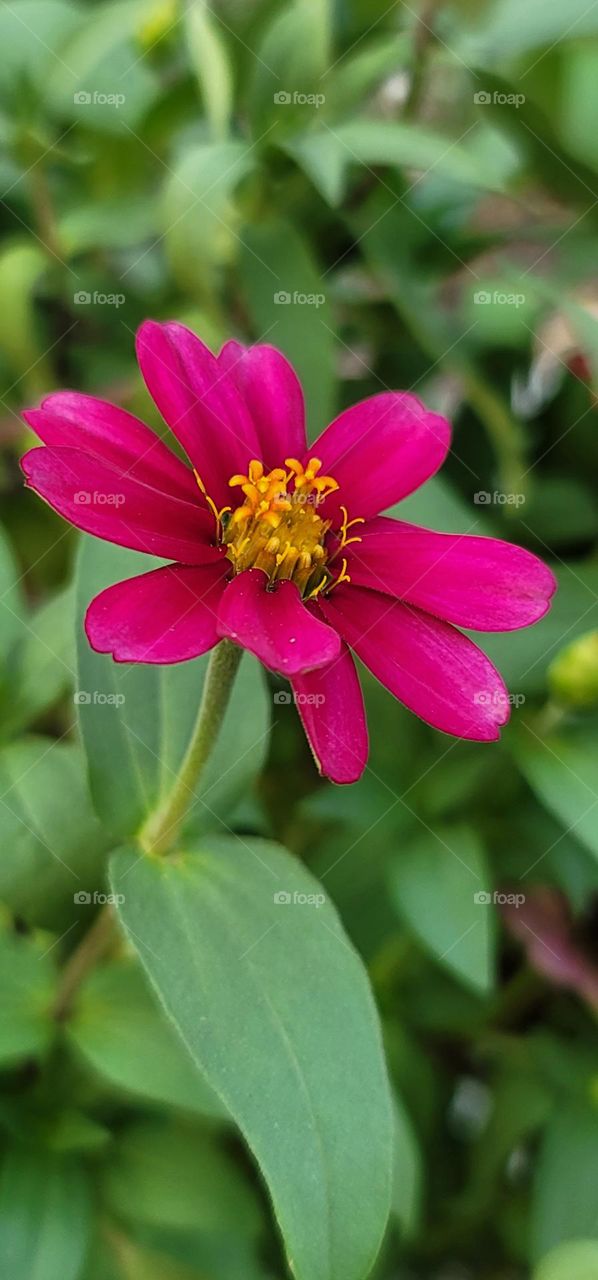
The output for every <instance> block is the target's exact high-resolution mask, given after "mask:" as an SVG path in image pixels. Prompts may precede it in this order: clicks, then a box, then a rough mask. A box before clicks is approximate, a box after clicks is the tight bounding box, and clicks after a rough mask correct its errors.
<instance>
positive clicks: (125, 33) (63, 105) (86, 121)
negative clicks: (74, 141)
mask: <svg viewBox="0 0 598 1280" xmlns="http://www.w3.org/2000/svg"><path fill="white" fill-rule="evenodd" d="M146 14H147V2H146V0H108V3H105V4H99V5H97V6H95V7H94V8H93V9H91V10H88V12H87V13H86V15H85V21H84V23H83V25H82V26H81V27H80V28H79V29H78V30H77V31H76V32H75V33H74V35H73V36H72V37H71V38H70V39H69V40H68V41H67V42H66V44H65V45H64V47H63V48H62V50H61V57H60V58H59V59H57V60H56V61H54V62H53V63H52V68H51V72H50V75H49V76H48V78H47V82H46V85H45V90H44V92H45V95H46V98H47V101H48V104H49V107H50V108H51V110H53V111H54V112H55V113H56V114H57V115H60V116H61V117H63V118H67V119H71V120H73V121H76V122H77V123H78V124H82V125H83V126H84V127H87V128H88V129H93V130H96V131H98V132H100V133H109V134H122V132H123V130H126V128H127V127H128V128H129V129H136V128H137V127H138V125H139V123H140V121H141V117H142V116H143V115H144V114H145V112H146V111H147V110H148V109H149V107H150V106H151V105H152V103H153V101H154V100H155V98H156V97H157V95H158V92H159V83H158V79H157V76H156V74H155V72H154V71H153V70H151V69H150V67H149V66H148V63H147V60H146V59H144V58H143V54H140V51H139V48H138V46H137V42H136V37H137V36H138V34H139V32H140V30H141V27H142V24H143V19H144V15H146Z"/></svg>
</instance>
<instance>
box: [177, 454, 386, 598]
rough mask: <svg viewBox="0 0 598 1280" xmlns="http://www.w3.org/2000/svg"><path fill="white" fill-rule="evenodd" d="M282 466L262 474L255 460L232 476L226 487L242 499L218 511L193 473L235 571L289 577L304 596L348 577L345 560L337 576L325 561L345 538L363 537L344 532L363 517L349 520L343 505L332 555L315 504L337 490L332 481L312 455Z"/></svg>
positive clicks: (324, 522)
mask: <svg viewBox="0 0 598 1280" xmlns="http://www.w3.org/2000/svg"><path fill="white" fill-rule="evenodd" d="M285 468H286V469H283V468H282V467H275V468H274V470H273V471H268V472H264V467H263V464H262V463H261V462H259V461H258V460H257V459H253V460H252V461H251V462H250V463H249V468H248V474H247V475H246V476H243V475H234V476H231V478H230V480H229V482H228V483H229V485H230V487H231V488H237V487H238V488H240V489H241V491H242V493H243V501H242V502H241V503H240V504H239V506H237V507H235V509H234V510H231V508H230V507H224V508H223V510H222V511H218V510H217V509H216V506H215V504H214V503H213V502H212V500H211V498H210V497H209V496H208V494H207V493H206V490H205V487H204V485H203V483H202V481H201V478H200V477H199V476H198V475H197V472H196V473H195V477H196V480H197V483H198V485H199V487H200V489H201V491H202V493H203V494H204V496H205V498H206V501H207V503H208V505H209V507H210V508H211V510H212V511H213V513H214V516H215V517H216V522H217V528H218V536H219V540H220V542H221V544H222V545H223V546H225V547H226V554H227V556H228V558H229V560H230V561H231V563H232V565H233V568H234V571H235V573H243V572H244V571H245V569H263V570H264V572H265V573H267V575H268V577H269V579H270V582H272V583H274V582H279V581H281V580H282V579H284V578H289V579H290V580H291V581H292V582H294V583H295V584H296V586H297V587H298V588H299V590H300V592H301V595H302V596H303V597H304V598H306V599H308V598H309V597H313V596H317V595H318V594H319V592H320V591H322V590H323V589H325V588H326V587H328V586H329V585H331V586H332V585H336V583H337V582H341V581H347V580H348V574H347V572H346V560H344V559H343V561H342V567H341V570H340V573H338V574H337V575H335V574H334V573H333V572H332V569H331V567H330V564H329V562H330V561H332V560H334V558H335V556H336V555H338V553H339V551H342V549H343V547H345V546H346V545H347V543H348V542H352V541H356V542H358V541H361V539H359V538H349V537H348V536H347V535H348V530H349V528H350V526H351V525H354V524H358V523H359V524H361V523H362V521H361V520H351V521H350V520H349V519H348V516H347V511H346V509H345V507H341V511H342V512H343V524H342V527H341V530H340V533H339V535H338V544H337V545H336V546H335V548H334V550H333V551H332V554H331V553H330V550H329V548H328V546H327V545H326V535H327V533H328V530H329V529H330V520H326V519H324V518H323V516H321V515H320V513H319V507H320V506H321V504H322V503H323V502H324V499H325V498H326V497H327V496H328V494H330V493H334V491H335V489H338V487H339V486H338V484H337V482H336V480H335V479H334V477H333V476H323V475H320V474H319V472H320V471H321V468H322V463H321V461H320V459H319V458H310V460H309V462H308V463H307V466H306V467H304V466H303V465H302V463H301V462H298V461H297V459H296V458H285Z"/></svg>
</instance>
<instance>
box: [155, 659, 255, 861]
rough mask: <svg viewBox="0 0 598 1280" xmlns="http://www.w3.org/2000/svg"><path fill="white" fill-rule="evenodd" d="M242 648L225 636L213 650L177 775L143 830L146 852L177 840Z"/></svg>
mask: <svg viewBox="0 0 598 1280" xmlns="http://www.w3.org/2000/svg"><path fill="white" fill-rule="evenodd" d="M242 652H243V651H242V649H240V648H239V647H238V646H237V645H235V644H231V642H230V640H221V641H220V644H219V645H217V646H216V648H215V649H213V650H212V652H211V654H210V660H209V662H208V669H207V672H206V679H205V684H204V688H203V694H202V699H201V703H200V706H199V712H198V715H197V720H196V722H195V727H194V730H193V733H192V735H191V740H190V742H189V746H188V747H187V752H186V754H185V757H184V759H183V763H182V765H181V768H180V770H179V773H178V776H177V779H176V781H175V783H174V786H173V788H172V790H171V792H170V795H169V796H168V797H167V799H166V801H165V802H164V804H163V805H162V806H161V807H160V808H159V809H158V810H157V811H156V813H154V814H152V815H151V817H150V818H149V819H148V821H147V823H146V824H145V826H144V827H143V828H142V830H141V832H140V834H139V843H140V844H141V847H142V849H143V850H144V852H145V853H153V854H164V853H167V852H168V850H169V849H170V848H172V845H173V844H174V841H175V840H176V837H177V835H178V832H179V828H180V825H181V822H182V820H183V818H184V816H185V814H186V812H187V811H188V809H189V808H190V807H191V804H192V803H193V801H194V799H195V795H196V788H197V783H198V781H199V779H200V777H201V774H202V772H203V769H204V767H205V765H206V764H207V761H208V758H209V756H210V753H211V751H212V748H213V746H214V743H215V741H216V738H217V736H218V732H219V729H220V726H221V724H222V721H223V719H224V713H225V711H226V708H227V706H228V700H229V698H230V695H231V691H232V687H233V682H234V678H235V675H236V673H237V669H238V666H239V662H240V660H241V655H242Z"/></svg>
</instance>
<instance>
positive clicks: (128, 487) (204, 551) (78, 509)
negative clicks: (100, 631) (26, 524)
mask: <svg viewBox="0 0 598 1280" xmlns="http://www.w3.org/2000/svg"><path fill="white" fill-rule="evenodd" d="M21 466H22V468H23V471H24V473H25V476H26V478H27V483H28V484H29V485H30V487H31V488H32V489H35V491H36V493H39V495H40V497H42V498H44V499H45V501H46V502H47V503H49V505H50V506H51V507H53V508H54V511H57V512H58V514H59V515H61V516H64V519H65V520H70V522H71V524H74V525H75V526H76V528H77V529H84V530H85V532H86V533H93V534H94V535H95V537H96V538H105V540H106V541H107V542H116V543H118V545H119V546H121V547H132V548H133V550H134V551H147V552H148V553H149V554H150V555H154V556H163V557H164V559H167V560H180V561H182V562H183V563H185V564H205V563H206V562H208V561H210V560H212V561H215V560H217V559H219V558H220V553H219V552H218V551H217V550H216V549H215V548H214V547H213V546H212V545H211V539H212V538H213V534H214V521H213V519H212V517H211V516H209V515H208V513H207V512H206V511H204V510H202V508H201V507H200V505H199V503H197V505H196V506H195V507H193V506H192V505H191V503H190V502H181V501H180V499H179V498H172V497H169V496H168V495H167V494H165V493H159V492H158V490H157V489H150V488H148V486H147V485H145V484H140V483H139V480H133V479H132V478H131V477H130V476H127V477H125V476H123V475H121V474H120V472H119V471H117V470H115V469H114V468H113V467H109V466H107V464H106V463H104V462H100V460H99V459H98V458H93V457H92V456H91V454H89V453H84V452H83V451H82V450H81V449H52V448H50V447H49V446H45V447H42V448H40V449H30V451H29V453H26V454H25V457H24V458H22V459H21Z"/></svg>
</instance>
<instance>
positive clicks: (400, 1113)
mask: <svg viewBox="0 0 598 1280" xmlns="http://www.w3.org/2000/svg"><path fill="white" fill-rule="evenodd" d="M393 1116H394V1134H395V1147H394V1172H393V1184H392V1201H391V1213H392V1214H393V1216H394V1217H395V1218H396V1219H397V1222H398V1223H399V1226H400V1228H401V1234H402V1235H403V1237H407V1238H408V1237H412V1236H413V1234H414V1232H415V1231H416V1230H417V1226H418V1223H419V1216H420V1212H421V1191H422V1187H421V1183H422V1173H423V1168H422V1158H421V1154H420V1150H419V1146H418V1142H417V1137H416V1135H415V1131H414V1128H413V1125H412V1123H411V1119H410V1117H409V1113H408V1111H407V1110H406V1108H405V1107H404V1106H403V1103H402V1102H401V1101H400V1099H399V1098H398V1097H397V1096H396V1095H395V1097H394V1098H393Z"/></svg>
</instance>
